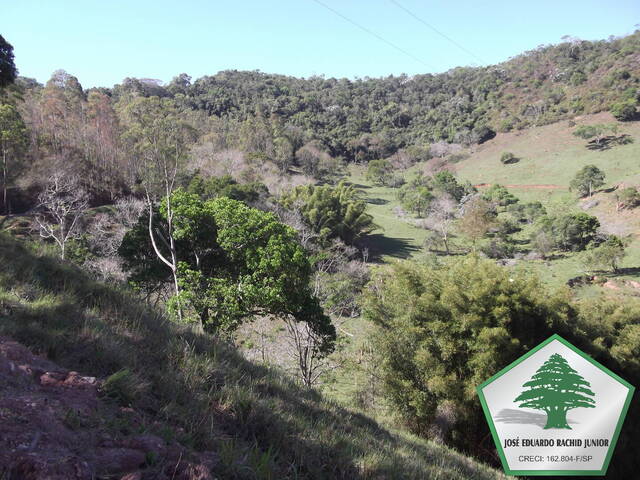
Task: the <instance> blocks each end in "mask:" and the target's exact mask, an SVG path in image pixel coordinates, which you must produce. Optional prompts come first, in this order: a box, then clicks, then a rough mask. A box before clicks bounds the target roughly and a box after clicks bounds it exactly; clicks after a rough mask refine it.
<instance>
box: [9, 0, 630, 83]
mask: <svg viewBox="0 0 640 480" xmlns="http://www.w3.org/2000/svg"><path fill="white" fill-rule="evenodd" d="M395 1H396V2H397V3H399V4H400V5H402V6H404V7H405V8H407V9H408V10H410V11H411V12H412V13H414V14H415V15H416V16H417V17H418V18H419V19H421V20H423V21H425V22H427V23H429V24H430V25H431V26H433V27H435V28H436V29H438V30H439V31H440V32H442V33H444V34H445V35H447V36H448V37H449V38H451V39H453V40H454V41H455V42H457V43H458V44H459V45H461V46H462V47H463V48H464V49H465V50H468V51H470V52H472V53H473V54H475V56H476V57H478V58H479V59H481V60H482V62H480V61H479V60H478V59H477V58H475V57H473V56H471V55H470V54H469V53H467V52H465V51H464V50H463V49H460V48H458V47H457V46H455V45H454V44H452V43H451V42H449V41H448V40H445V39H444V38H442V37H441V36H439V35H438V34H436V33H435V32H433V31H432V30H431V29H429V28H428V27H427V26H425V25H424V24H423V23H421V22H420V21H419V20H417V19H416V18H414V17H412V16H410V15H409V14H408V13H407V12H405V11H403V10H402V9H401V8H399V7H398V6H397V5H396V4H394V1H393V0H368V1H365V0H322V2H323V3H325V4H326V5H327V6H329V7H331V8H333V9H335V10H336V11H338V12H339V13H340V14H342V15H344V16H345V17H347V18H348V19H349V20H351V21H353V22H356V23H358V24H359V25H361V26H363V27H365V28H366V29H368V30H369V31H371V32H375V34H377V35H379V36H381V37H382V38H384V39H385V40H386V41H388V42H391V43H393V44H394V45H396V46H397V47H399V48H400V49H402V50H403V51H405V52H407V54H404V53H401V52H400V51H398V50H397V49H395V48H393V47H392V46H390V45H388V44H387V43H385V42H383V41H381V40H379V39H378V38H376V37H375V36H373V35H372V34H369V33H366V32H364V31H362V30H361V29H360V28H358V27H357V26H355V25H353V24H352V23H349V22H348V21H347V20H345V19H343V18H341V17H339V16H337V15H336V14H335V13H333V12H331V11H329V10H328V9H327V8H325V7H323V6H322V5H319V4H318V3H317V2H316V1H314V0H246V1H242V0H235V1H233V0H227V1H216V0H209V1H206V0H182V1H175V0H173V1H168V0H100V1H97V0H84V1H76V0H55V1H54V0H47V1H45V0H41V1H35V0H0V34H2V35H3V36H4V37H5V38H6V39H7V40H8V41H9V42H10V43H11V44H13V46H14V48H15V52H14V53H15V55H16V65H17V66H18V69H19V70H20V74H21V75H24V76H27V77H34V78H36V79H37V80H39V81H40V82H45V81H46V80H47V79H48V78H49V76H50V75H51V72H53V71H54V70H56V69H59V68H62V69H65V70H66V71H68V72H69V73H71V74H73V75H75V76H77V77H78V78H79V80H80V82H81V83H82V85H83V86H84V87H85V88H87V87H92V86H112V85H113V84H115V83H119V82H120V81H121V80H122V79H123V78H125V77H147V78H157V79H160V80H162V81H165V82H167V81H170V80H171V78H173V77H174V76H175V75H177V74H179V73H182V72H185V73H188V74H189V75H191V76H192V77H193V78H194V79H195V78H198V77H200V76H203V75H208V74H214V73H216V72H218V71H220V70H226V69H238V70H256V69H258V70H262V71H264V72H270V73H283V74H288V75H296V76H304V77H307V76H310V75H315V74H318V75H320V74H324V75H325V76H327V77H330V76H334V77H349V78H354V77H364V76H370V77H378V76H384V75H389V74H400V73H407V74H409V75H412V74H416V73H426V72H432V73H435V72H442V71H446V70H448V69H449V68H452V67H455V66H460V65H474V64H475V65H477V64H483V63H484V64H494V63H498V62H501V61H504V60H506V59H507V58H509V57H511V56H514V55H517V54H519V53H522V52H523V51H525V50H530V49H532V48H535V47H536V46H538V45H541V44H548V43H558V42H559V41H560V38H561V37H562V36H563V35H567V34H568V35H573V36H577V37H579V38H582V39H586V40H593V39H605V38H607V37H609V36H610V35H616V36H619V35H625V34H629V33H632V32H633V31H634V30H635V29H636V28H637V27H635V25H636V24H639V23H640V1H639V0H580V1H575V0H552V1H549V0H535V1H526V2H525V1H522V0H520V1H513V0H511V1H501V0H485V1H479V0H436V1H418V0H395ZM412 57H415V58H412ZM416 59H417V60H416Z"/></svg>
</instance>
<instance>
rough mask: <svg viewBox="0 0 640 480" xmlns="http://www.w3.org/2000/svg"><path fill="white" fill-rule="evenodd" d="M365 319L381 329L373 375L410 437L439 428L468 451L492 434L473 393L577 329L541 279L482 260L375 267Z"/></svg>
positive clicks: (571, 313) (562, 302)
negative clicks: (552, 340) (546, 344)
mask: <svg viewBox="0 0 640 480" xmlns="http://www.w3.org/2000/svg"><path fill="white" fill-rule="evenodd" d="M364 314H365V316H366V317H367V318H368V319H370V320H371V321H372V322H373V323H374V325H376V327H377V329H376V331H375V333H374V337H373V340H372V341H373V347H374V352H376V356H377V360H378V363H377V368H378V372H379V375H380V378H381V380H382V382H383V392H384V394H385V396H386V397H387V398H388V399H389V400H390V401H391V404H392V405H393V407H394V409H396V411H398V413H399V414H401V415H402V417H403V419H404V420H405V421H406V423H407V425H410V426H411V428H412V430H414V431H416V432H418V433H422V434H431V435H433V434H434V430H436V432H435V433H436V434H437V430H438V429H442V430H444V432H441V433H442V434H443V437H444V440H445V441H447V443H450V444H453V445H455V446H456V447H458V448H462V449H464V450H466V451H472V452H478V450H477V446H478V444H479V442H480V440H481V439H482V438H483V437H484V436H485V435H487V434H488V429H487V428H486V424H484V423H483V422H482V413H481V410H480V407H479V404H478V401H477V396H476V393H475V386H476V385H479V384H480V383H481V382H482V381H483V379H486V378H488V377H490V376H491V375H492V374H494V373H495V372H496V371H498V370H500V368H501V367H503V366H504V365H508V364H509V362H511V361H513V360H514V359H516V358H518V356H520V355H522V354H524V353H525V352H527V351H528V350H529V349H530V348H532V347H533V346H535V345H537V344H538V343H539V342H541V341H542V340H544V339H545V338H547V337H548V336H549V335H550V334H551V333H555V332H562V333H561V334H562V335H568V334H570V332H571V328H572V327H571V325H573V323H574V322H575V320H574V317H575V312H574V311H573V309H572V308H571V307H570V306H569V305H568V303H567V301H566V300H565V299H564V298H563V297H561V296H559V295H550V294H549V293H548V292H547V291H546V290H545V289H544V288H543V286H542V284H541V283H540V282H539V281H538V280H537V279H535V278H533V277H530V276H526V275H525V274H524V273H520V274H517V273H515V272H513V271H511V270H507V269H505V268H501V267H499V266H497V265H496V264H495V262H493V261H490V260H484V259H480V258H478V257H476V256H468V257H465V258H462V259H459V260H456V261H453V262H452V263H449V262H448V263H447V265H446V266H443V265H433V266H430V265H416V264H415V263H410V262H401V263H397V264H394V265H391V266H388V267H385V268H384V269H380V270H378V271H377V272H376V273H375V274H374V276H373V278H372V281H371V283H370V285H369V288H368V290H366V292H365V296H364ZM569 336H571V335H569ZM445 406H446V407H447V412H448V414H447V415H444V412H443V410H442V409H443V408H444V407H445ZM442 423H445V425H444V426H443V425H442ZM478 453H479V452H478Z"/></svg>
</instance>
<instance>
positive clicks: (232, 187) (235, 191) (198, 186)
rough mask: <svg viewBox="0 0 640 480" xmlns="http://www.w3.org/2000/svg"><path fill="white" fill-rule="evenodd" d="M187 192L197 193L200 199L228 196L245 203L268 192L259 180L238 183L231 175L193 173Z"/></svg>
mask: <svg viewBox="0 0 640 480" xmlns="http://www.w3.org/2000/svg"><path fill="white" fill-rule="evenodd" d="M187 192H189V193H195V194H196V195H199V196H200V198H202V200H208V199H210V198H215V197H229V198H232V199H233V200H239V201H241V202H244V203H246V204H252V203H255V202H257V201H258V200H260V198H261V197H266V196H267V195H268V194H269V190H268V189H267V187H266V186H265V185H264V184H262V183H259V182H251V183H238V182H237V181H236V180H234V178H233V177H232V176H231V175H223V176H221V177H209V178H204V177H202V176H200V175H194V177H193V178H192V179H191V181H190V182H189V186H188V187H187Z"/></svg>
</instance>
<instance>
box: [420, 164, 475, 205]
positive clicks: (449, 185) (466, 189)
mask: <svg viewBox="0 0 640 480" xmlns="http://www.w3.org/2000/svg"><path fill="white" fill-rule="evenodd" d="M427 185H428V186H430V187H431V188H432V189H433V190H434V191H435V192H437V193H440V194H447V195H449V196H451V197H452V198H453V199H455V200H456V201H457V202H459V201H460V200H462V197H464V196H465V195H467V194H470V193H473V192H474V191H475V189H474V188H473V187H472V186H471V187H470V186H469V185H461V184H460V183H458V180H457V179H456V177H455V176H454V175H453V173H451V172H449V171H448V170H442V171H440V172H438V173H436V174H435V175H434V176H433V177H431V178H430V179H428V183H427Z"/></svg>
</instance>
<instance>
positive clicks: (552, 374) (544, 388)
mask: <svg viewBox="0 0 640 480" xmlns="http://www.w3.org/2000/svg"><path fill="white" fill-rule="evenodd" d="M590 386H591V385H590V384H589V382H587V381H586V380H585V379H584V378H583V377H582V376H580V374H579V373H578V372H576V371H575V370H574V369H573V368H571V366H570V365H569V364H568V363H567V361H566V360H565V359H564V358H563V357H562V355H559V354H557V353H554V354H553V355H551V356H550V357H549V359H548V360H547V361H546V362H544V364H543V365H542V366H541V367H540V368H539V369H538V371H537V372H536V373H535V374H534V375H533V377H531V380H529V381H528V382H526V383H525V384H524V385H523V387H528V390H525V391H524V392H522V393H521V394H520V395H518V397H517V398H516V399H515V400H514V401H515V402H522V403H521V404H520V408H533V409H536V410H543V411H544V412H546V414H547V424H546V425H545V426H544V428H545V429H548V428H568V429H571V427H570V426H569V424H568V423H567V412H568V411H569V410H573V409H574V408H580V407H583V408H594V407H595V401H594V400H593V399H592V398H589V397H588V396H587V395H589V396H594V395H595V393H593V392H592V391H591V390H590V389H589V387H590Z"/></svg>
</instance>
